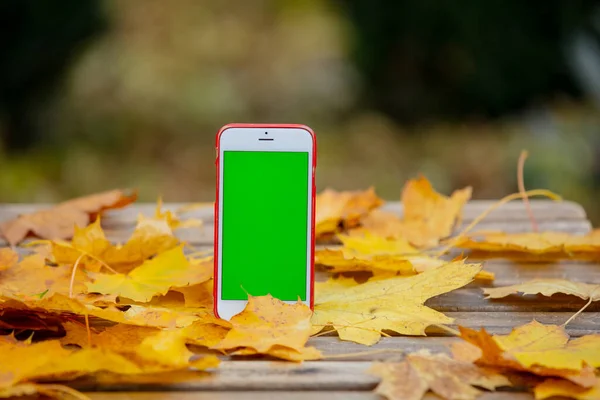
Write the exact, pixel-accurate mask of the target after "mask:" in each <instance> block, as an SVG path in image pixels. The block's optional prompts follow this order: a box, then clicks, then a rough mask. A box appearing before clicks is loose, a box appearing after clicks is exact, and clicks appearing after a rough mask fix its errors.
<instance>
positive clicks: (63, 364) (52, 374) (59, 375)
mask: <svg viewBox="0 0 600 400" xmlns="http://www.w3.org/2000/svg"><path fill="white" fill-rule="evenodd" d="M182 337H183V335H182V334H181V332H180V331H163V332H159V333H157V334H155V335H153V336H149V337H147V338H145V339H144V340H143V341H142V342H141V343H140V344H139V345H138V346H132V347H129V348H127V349H124V350H123V351H122V352H117V351H113V350H109V349H106V348H100V347H88V348H83V349H80V350H67V349H64V348H63V347H62V346H61V345H60V343H59V342H58V341H56V340H51V341H45V342H39V343H33V344H29V343H15V342H14V341H13V340H8V341H7V340H6V339H4V338H0V349H1V350H2V355H3V363H2V365H1V366H0V389H2V388H7V387H10V386H13V385H16V384H18V383H22V382H24V381H29V382H31V381H39V380H44V381H48V380H56V379H60V380H65V379H73V378H76V377H78V376H81V375H86V374H92V373H96V372H99V371H108V372H113V373H118V374H140V373H152V372H159V371H172V370H178V369H182V368H187V367H188V366H190V365H191V361H192V360H191V357H192V356H193V354H192V353H191V352H190V351H189V350H188V349H187V347H186V346H185V340H183V339H181V338H182ZM23 360H27V362H22V361H23ZM218 363H219V360H218V358H216V357H214V356H208V357H205V360H204V362H203V363H199V362H195V361H194V363H193V365H194V366H195V367H199V366H205V367H207V368H208V367H213V366H216V365H218Z"/></svg>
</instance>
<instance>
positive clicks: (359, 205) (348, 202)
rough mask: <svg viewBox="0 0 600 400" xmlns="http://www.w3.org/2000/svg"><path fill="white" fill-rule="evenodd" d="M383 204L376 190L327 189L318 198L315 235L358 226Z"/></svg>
mask: <svg viewBox="0 0 600 400" xmlns="http://www.w3.org/2000/svg"><path fill="white" fill-rule="evenodd" d="M381 204H383V201H382V200H381V199H380V198H379V197H377V195H376V194H375V190H374V189H373V188H370V189H368V190H365V191H348V192H336V191H334V190H331V189H327V190H325V191H323V192H321V193H319V195H317V198H316V215H315V237H316V238H317V239H319V238H323V237H325V236H327V235H330V234H332V233H335V232H338V231H340V230H341V229H349V228H352V227H355V226H357V225H358V224H359V223H360V221H361V219H362V218H363V217H365V216H366V215H368V214H369V212H370V211H371V210H373V209H375V208H377V207H379V206H380V205H381Z"/></svg>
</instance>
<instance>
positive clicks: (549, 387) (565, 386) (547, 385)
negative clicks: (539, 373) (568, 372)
mask: <svg viewBox="0 0 600 400" xmlns="http://www.w3.org/2000/svg"><path fill="white" fill-rule="evenodd" d="M533 392H534V394H535V398H536V399H537V400H543V399H547V398H550V397H568V398H571V399H577V400H598V399H600V381H598V383H596V384H595V385H594V386H592V387H590V388H583V387H581V386H579V385H576V384H574V383H572V382H569V381H567V380H564V379H547V380H545V381H544V382H542V383H540V384H539V385H537V386H536V387H535V388H534V389H533Z"/></svg>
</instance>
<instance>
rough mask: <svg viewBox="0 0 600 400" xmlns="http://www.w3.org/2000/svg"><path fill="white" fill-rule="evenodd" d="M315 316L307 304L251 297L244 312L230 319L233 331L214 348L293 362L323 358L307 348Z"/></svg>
mask: <svg viewBox="0 0 600 400" xmlns="http://www.w3.org/2000/svg"><path fill="white" fill-rule="evenodd" d="M311 315H312V312H311V311H310V308H308V307H307V306H306V305H305V304H303V303H301V302H298V303H296V304H286V303H284V302H282V301H281V300H278V299H275V298H273V297H272V296H271V295H267V296H259V297H253V296H249V298H248V304H247V305H246V308H244V311H242V312H241V313H239V314H237V315H235V316H234V317H232V318H231V325H232V326H233V327H232V329H231V330H230V331H229V332H228V333H227V336H225V338H224V339H223V340H222V341H221V342H220V343H218V344H217V345H215V346H213V347H212V348H213V349H217V350H229V351H233V354H240V355H252V354H268V355H271V356H273V357H277V358H283V359H286V360H290V361H302V360H307V359H312V360H314V359H318V358H321V353H320V352H319V351H318V350H317V349H315V348H314V347H304V346H305V344H306V341H307V340H308V338H309V336H310V331H311V324H310V317H311Z"/></svg>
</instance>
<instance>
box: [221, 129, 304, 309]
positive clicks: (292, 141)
mask: <svg viewBox="0 0 600 400" xmlns="http://www.w3.org/2000/svg"><path fill="white" fill-rule="evenodd" d="M265 132H266V134H265ZM259 139H273V140H259ZM218 149H219V154H218V162H219V205H218V212H219V215H218V216H216V217H217V220H218V227H217V233H218V243H217V252H216V254H215V257H216V259H217V268H216V273H217V276H216V277H215V279H217V287H216V307H215V309H216V313H217V314H218V316H219V318H221V319H225V320H229V319H230V318H231V317H232V316H234V315H236V314H238V313H240V312H242V311H243V310H244V308H245V307H246V304H247V303H248V302H247V301H246V300H223V299H221V289H222V270H221V267H222V237H223V234H222V230H223V226H222V224H223V218H222V213H223V173H224V168H223V158H224V157H223V153H224V152H225V151H281V152H283V151H298V152H307V153H308V163H307V166H306V168H307V170H308V174H307V177H308V178H307V179H308V180H307V182H306V184H307V185H308V186H307V187H308V199H307V200H308V207H309V208H308V213H307V218H308V221H307V224H308V225H307V226H308V227H309V229H307V237H306V243H307V246H306V251H307V257H306V260H307V263H306V300H305V301H304V303H305V304H306V305H309V306H310V298H311V289H312V284H311V276H312V274H311V266H312V260H311V259H310V258H311V257H312V250H311V247H312V243H311V241H312V232H311V231H312V229H311V228H310V227H311V226H312V219H311V216H312V196H313V190H314V188H313V185H312V184H313V178H312V177H313V171H312V168H313V157H314V154H313V137H312V134H311V133H310V132H309V131H307V130H305V129H302V128H258V127H257V128H254V127H253V128H242V127H231V128H227V129H225V130H224V131H223V132H222V133H221V135H220V138H219V144H218ZM286 303H288V304H295V303H296V301H286Z"/></svg>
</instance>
